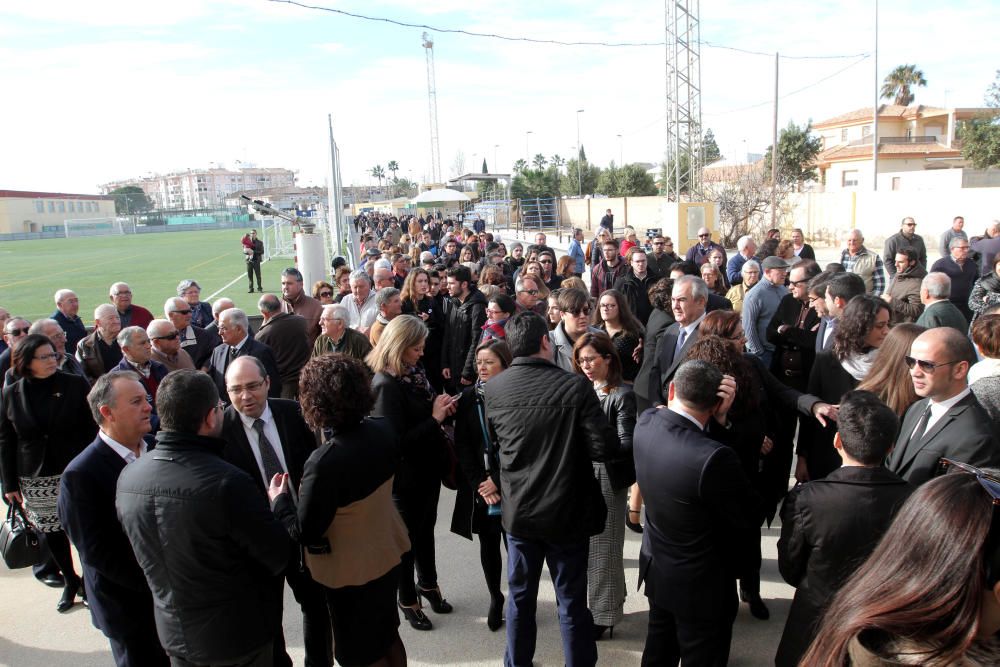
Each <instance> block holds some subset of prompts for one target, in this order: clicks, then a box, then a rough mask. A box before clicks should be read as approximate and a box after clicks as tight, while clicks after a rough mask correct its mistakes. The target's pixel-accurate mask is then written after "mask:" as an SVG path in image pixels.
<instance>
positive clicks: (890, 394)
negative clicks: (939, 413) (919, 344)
mask: <svg viewBox="0 0 1000 667" xmlns="http://www.w3.org/2000/svg"><path fill="white" fill-rule="evenodd" d="M924 331H926V329H925V328H924V327H922V326H919V325H917V324H912V323H910V322H903V323H902V324H897V325H896V326H894V327H893V328H892V329H890V330H889V335H887V336H886V337H885V340H884V341H883V342H882V345H881V346H880V347H879V351H878V356H877V357H875V363H873V364H872V368H871V371H869V372H868V375H867V376H866V377H865V379H864V380H862V381H861V384H859V385H858V389H864V390H865V391H870V392H872V393H873V394H875V395H876V396H878V398H879V400H880V401H882V402H883V403H885V404H886V405H888V406H889V407H890V408H892V411H893V412H895V413H896V414H897V415H902V414H903V413H904V412H906V409H907V408H908V407H910V406H911V405H913V404H914V403H916V402H917V400H919V398H920V397H919V396H917V392H916V391H915V390H914V389H913V379H912V378H911V377H910V368H909V367H908V366H907V365H906V356H907V355H908V354H909V353H910V346H911V345H912V344H913V341H915V340H916V339H917V336H919V335H920V334H922V333H923V332H924Z"/></svg>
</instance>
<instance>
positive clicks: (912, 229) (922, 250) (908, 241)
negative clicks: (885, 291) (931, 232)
mask: <svg viewBox="0 0 1000 667" xmlns="http://www.w3.org/2000/svg"><path fill="white" fill-rule="evenodd" d="M903 248H910V249H912V250H913V254H914V258H915V259H916V261H917V264H919V265H920V266H922V267H923V268H924V269H925V270H926V269H927V246H926V245H924V240H923V238H921V237H920V235H919V234H917V221H916V220H914V219H913V218H911V217H909V216H907V217H905V218H903V221H902V222H900V223H899V231H898V232H896V233H895V234H893V235H892V236H890V237H889V238H887V239H886V240H885V248H884V249H883V250H882V256H883V257H885V258H886V259H890V260H891V259H893V258H894V257H896V255H898V254H899V251H900V250H902V249H903ZM885 268H886V271H888V272H889V278H890V279H891V278H892V277H893V276H895V275H896V270H897V267H896V265H895V263H892V264H886V265H885Z"/></svg>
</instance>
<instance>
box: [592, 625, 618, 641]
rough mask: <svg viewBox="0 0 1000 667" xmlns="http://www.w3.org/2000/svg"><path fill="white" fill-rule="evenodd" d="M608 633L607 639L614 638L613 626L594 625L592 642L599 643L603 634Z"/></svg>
mask: <svg viewBox="0 0 1000 667" xmlns="http://www.w3.org/2000/svg"><path fill="white" fill-rule="evenodd" d="M605 632H607V633H608V639H614V638H615V626H613V625H597V624H596V623H595V624H594V641H595V642H596V641H600V640H601V638H602V637H604V633H605Z"/></svg>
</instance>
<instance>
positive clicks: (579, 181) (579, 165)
mask: <svg viewBox="0 0 1000 667" xmlns="http://www.w3.org/2000/svg"><path fill="white" fill-rule="evenodd" d="M582 113H583V109H577V110H576V187H577V193H576V194H577V196H578V197H582V196H583V155H582V153H581V151H580V114H582Z"/></svg>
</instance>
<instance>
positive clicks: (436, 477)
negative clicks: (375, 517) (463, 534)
mask: <svg viewBox="0 0 1000 667" xmlns="http://www.w3.org/2000/svg"><path fill="white" fill-rule="evenodd" d="M426 340H427V327H426V326H425V325H424V323H423V322H421V321H420V320H419V319H418V318H417V317H415V316H413V315H400V316H398V317H396V318H394V319H393V320H392V321H390V322H389V324H388V325H387V326H386V328H385V330H384V331H383V332H382V336H381V338H379V342H378V345H376V346H375V348H374V349H373V350H372V351H371V352H369V353H368V357H367V359H366V361H367V362H368V367H369V368H371V370H372V372H373V373H374V374H375V377H374V379H373V380H372V391H373V392H374V394H375V404H374V406H373V407H372V411H371V414H372V416H373V417H386V418H387V419H388V421H389V422H390V423H391V424H392V426H393V428H394V429H395V430H396V434H397V435H398V436H399V438H400V445H401V449H402V452H403V457H402V462H401V464H400V467H399V472H398V473H397V474H396V478H395V479H394V480H393V485H392V496H393V500H395V502H396V507H397V509H398V510H399V513H400V515H401V516H402V517H403V522H404V523H405V524H406V529H407V531H408V532H409V538H410V544H411V550H410V551H408V552H407V553H405V554H403V557H402V562H401V563H400V566H399V607H400V609H401V610H402V612H403V615H404V616H405V617H406V620H407V621H409V623H410V625H411V626H412V627H413V628H414V629H416V630H430V629H431V628H433V627H434V626H433V625H432V624H431V621H430V619H429V618H427V616H426V615H424V612H423V610H422V608H421V605H420V599H419V597H418V595H419V596H420V597H424V598H426V599H427V601H428V602H429V603H430V605H431V608H432V609H433V610H434V611H435V612H436V613H438V614H447V613H450V612H451V610H452V607H451V605H450V604H449V603H448V601H447V600H445V599H444V597H443V596H442V595H441V589H440V588H439V587H438V580H437V563H436V558H435V554H434V524H435V523H436V522H437V504H438V497H439V496H440V493H441V472H442V465H441V462H442V461H441V460H442V452H443V451H444V448H445V440H444V437H445V436H444V432H443V431H442V430H441V424H442V422H444V420H445V419H447V418H448V417H450V416H451V415H452V414H454V412H455V402H454V401H453V400H452V398H451V397H450V396H448V395H447V394H440V395H435V394H434V390H433V388H431V385H430V382H429V381H428V380H427V374H426V372H425V371H424V367H423V366H422V365H421V363H420V358H421V357H422V356H423V355H424V345H425V342H426ZM414 568H415V569H416V573H417V577H418V582H417V585H416V586H414V582H413V573H414Z"/></svg>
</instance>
